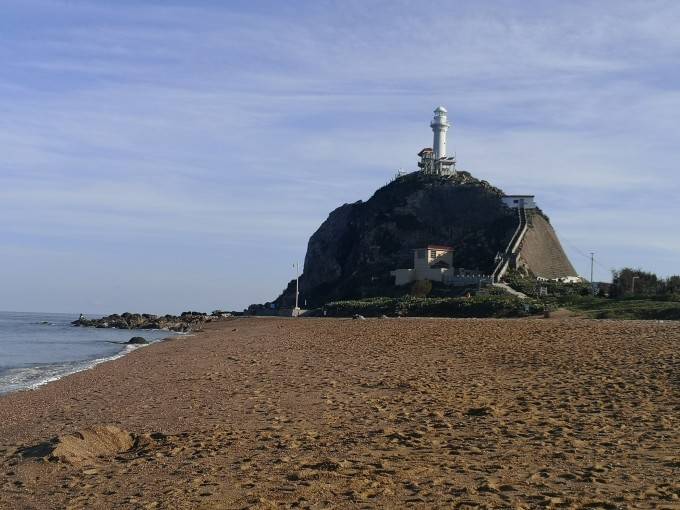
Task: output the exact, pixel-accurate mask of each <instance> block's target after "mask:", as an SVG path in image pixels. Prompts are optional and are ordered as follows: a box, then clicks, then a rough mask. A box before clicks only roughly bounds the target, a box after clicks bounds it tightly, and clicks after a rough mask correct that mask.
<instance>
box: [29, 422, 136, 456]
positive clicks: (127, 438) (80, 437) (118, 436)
mask: <svg viewBox="0 0 680 510" xmlns="http://www.w3.org/2000/svg"><path fill="white" fill-rule="evenodd" d="M136 442H137V437H136V436H135V434H132V433H130V432H128V431H126V430H122V429H119V428H118V427H115V426H112V425H95V426H94V427H89V428H86V429H83V430H80V431H77V432H74V433H73V434H66V435H63V436H57V437H56V438H54V439H52V440H51V441H49V442H47V443H41V444H39V445H36V446H32V447H29V448H25V449H24V450H22V451H21V452H20V453H21V454H22V456H23V457H24V458H27V457H41V458H46V459H49V460H52V461H59V462H66V463H68V464H79V463H82V462H87V461H92V460H95V459H97V458H98V457H107V456H111V455H116V454H119V453H123V452H127V451H129V450H131V449H132V448H133V447H134V446H135V444H136Z"/></svg>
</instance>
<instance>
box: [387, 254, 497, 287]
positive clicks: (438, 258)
mask: <svg viewBox="0 0 680 510" xmlns="http://www.w3.org/2000/svg"><path fill="white" fill-rule="evenodd" d="M390 275H392V276H394V284H395V285H406V284H408V283H413V282H416V281H421V280H430V281H432V282H439V283H444V284H446V285H453V286H470V285H477V284H480V283H489V282H490V281H491V280H490V277H489V275H486V274H481V273H480V272H479V271H476V270H469V269H463V268H458V269H455V268H454V267H453V248H451V247H450V246H440V245H437V244H430V245H428V246H427V247H426V248H420V249H418V250H413V269H395V270H394V271H390Z"/></svg>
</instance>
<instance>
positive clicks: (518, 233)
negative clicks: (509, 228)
mask: <svg viewBox="0 0 680 510" xmlns="http://www.w3.org/2000/svg"><path fill="white" fill-rule="evenodd" d="M517 216H519V225H517V229H516V230H515V233H514V234H513V235H512V237H511V238H510V241H509V242H508V246H507V247H506V248H505V251H504V252H503V255H502V257H501V260H499V261H498V264H497V265H496V267H495V268H494V270H493V272H492V273H491V277H492V278H493V281H494V282H496V281H499V280H500V278H501V277H502V276H503V275H504V274H505V272H506V271H507V266H508V265H509V264H510V257H511V256H512V255H513V254H514V253H515V252H516V251H517V249H518V248H519V245H520V243H521V242H522V239H524V234H525V233H526V230H527V216H526V210H525V208H524V206H521V205H520V206H519V207H518V208H517Z"/></svg>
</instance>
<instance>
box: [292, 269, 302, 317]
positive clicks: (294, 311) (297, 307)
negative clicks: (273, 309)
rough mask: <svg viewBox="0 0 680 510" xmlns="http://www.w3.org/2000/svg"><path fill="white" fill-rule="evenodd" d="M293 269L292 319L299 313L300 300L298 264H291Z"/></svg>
mask: <svg viewBox="0 0 680 510" xmlns="http://www.w3.org/2000/svg"><path fill="white" fill-rule="evenodd" d="M293 267H294V268H295V308H294V309H293V317H297V316H298V315H299V313H300V307H299V306H298V300H299V299H300V263H299V262H296V263H295V264H293Z"/></svg>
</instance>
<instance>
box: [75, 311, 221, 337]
mask: <svg viewBox="0 0 680 510" xmlns="http://www.w3.org/2000/svg"><path fill="white" fill-rule="evenodd" d="M231 316H232V314H231V313H228V312H219V313H216V312H213V313H212V314H211V315H208V314H206V313H201V312H183V313H182V314H180V315H152V314H148V313H142V314H140V313H128V312H126V313H123V314H120V315H119V314H117V313H114V314H112V315H107V316H106V317H101V318H99V319H88V318H87V317H84V316H81V317H80V318H78V319H76V320H74V321H73V322H72V323H71V324H73V325H74V326H84V327H91V328H117V329H165V330H168V331H178V332H186V331H196V330H200V329H201V328H202V327H203V325H204V324H205V323H207V322H213V321H217V320H220V319H224V318H228V317H231Z"/></svg>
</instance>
